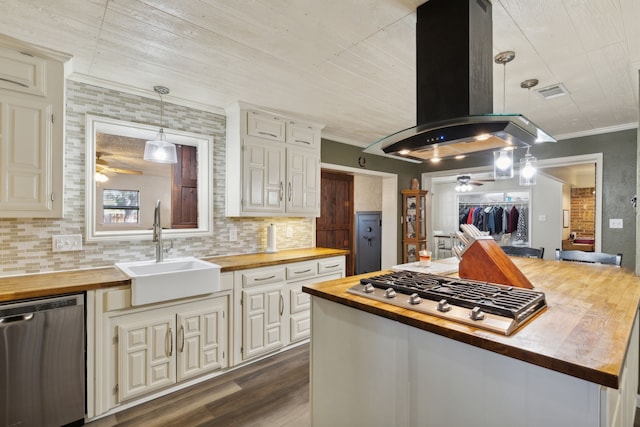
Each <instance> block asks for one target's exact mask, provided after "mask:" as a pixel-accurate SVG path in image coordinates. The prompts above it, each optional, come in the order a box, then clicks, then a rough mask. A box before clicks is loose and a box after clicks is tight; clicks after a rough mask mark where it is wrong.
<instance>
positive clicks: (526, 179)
mask: <svg viewBox="0 0 640 427" xmlns="http://www.w3.org/2000/svg"><path fill="white" fill-rule="evenodd" d="M537 163H538V160H537V159H536V158H535V157H533V156H532V155H531V154H529V147H527V154H525V155H524V157H523V158H521V159H520V181H519V183H520V185H536V176H537V175H538V174H537V167H536V165H537Z"/></svg>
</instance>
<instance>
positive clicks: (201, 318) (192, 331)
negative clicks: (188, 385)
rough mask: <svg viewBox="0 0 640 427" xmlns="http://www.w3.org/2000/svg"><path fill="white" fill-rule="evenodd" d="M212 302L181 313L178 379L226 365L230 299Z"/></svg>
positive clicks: (178, 339)
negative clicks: (227, 314)
mask: <svg viewBox="0 0 640 427" xmlns="http://www.w3.org/2000/svg"><path fill="white" fill-rule="evenodd" d="M209 304H210V308H207V309H202V310H198V311H192V312H187V313H179V314H178V317H177V321H178V337H177V348H178V351H177V364H178V381H182V380H183V379H186V378H189V377H193V376H195V375H199V374H201V373H204V372H207V371H213V370H215V369H220V368H223V367H225V366H226V354H225V348H226V329H227V318H226V313H225V306H226V300H225V299H220V300H218V301H215V302H214V301H212V302H210V303H209Z"/></svg>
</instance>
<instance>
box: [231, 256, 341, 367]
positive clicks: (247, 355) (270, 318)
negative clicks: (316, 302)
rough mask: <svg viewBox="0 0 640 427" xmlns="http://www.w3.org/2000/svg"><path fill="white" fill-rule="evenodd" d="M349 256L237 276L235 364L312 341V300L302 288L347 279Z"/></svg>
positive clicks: (303, 262) (283, 265) (236, 273)
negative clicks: (306, 340)
mask: <svg viewBox="0 0 640 427" xmlns="http://www.w3.org/2000/svg"><path fill="white" fill-rule="evenodd" d="M344 269H345V261H344V257H343V256H339V257H331V258H324V259H320V260H312V261H302V262H295V263H289V264H282V265H278V266H275V267H263V268H255V269H247V270H240V271H236V272H235V275H234V281H235V286H234V288H235V289H236V301H237V304H238V306H237V307H236V309H235V310H236V313H237V315H236V317H235V319H234V322H235V326H234V328H233V329H234V332H235V342H236V343H237V344H236V345H235V350H236V351H234V361H233V364H238V363H242V362H244V361H247V360H250V359H252V358H254V357H258V356H261V355H264V354H267V353H270V352H272V351H274V350H277V349H279V348H282V347H285V346H287V345H290V344H293V343H295V342H298V341H302V340H304V339H307V338H309V334H310V330H311V317H310V306H311V305H310V298H309V295H308V294H305V293H303V292H302V286H304V285H307V284H312V283H317V282H321V281H326V280H334V279H339V278H342V277H344V274H345V273H344Z"/></svg>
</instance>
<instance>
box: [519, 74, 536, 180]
mask: <svg viewBox="0 0 640 427" xmlns="http://www.w3.org/2000/svg"><path fill="white" fill-rule="evenodd" d="M537 84H538V79H527V80H524V81H523V82H521V83H520V87H521V88H523V89H527V90H528V91H529V93H528V95H529V100H528V102H529V111H531V88H532V87H535V86H537ZM537 163H538V161H537V159H536V158H535V157H533V156H532V155H531V154H530V153H529V147H527V154H525V155H524V157H523V158H521V159H520V178H519V184H520V185H536V176H537V175H538V173H537V168H536V165H537Z"/></svg>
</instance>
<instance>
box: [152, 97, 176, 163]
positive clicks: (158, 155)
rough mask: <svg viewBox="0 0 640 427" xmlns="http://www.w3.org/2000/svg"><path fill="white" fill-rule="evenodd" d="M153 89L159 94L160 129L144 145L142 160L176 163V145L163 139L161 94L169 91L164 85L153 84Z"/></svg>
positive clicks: (162, 103)
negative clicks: (154, 136) (151, 139)
mask: <svg viewBox="0 0 640 427" xmlns="http://www.w3.org/2000/svg"><path fill="white" fill-rule="evenodd" d="M153 90H154V91H155V92H156V93H157V94H158V95H159V96H160V130H159V131H158V134H157V135H156V139H154V140H153V141H147V143H146V144H145V146H144V160H147V161H149V162H155V163H177V162H178V156H177V154H176V146H175V145H174V144H172V143H170V142H167V141H166V140H165V135H164V122H163V115H164V102H163V101H162V95H166V94H168V93H169V89H168V88H166V87H164V86H154V87H153Z"/></svg>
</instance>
